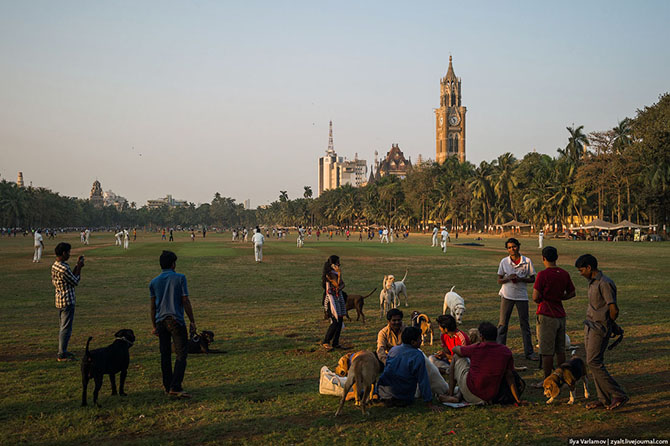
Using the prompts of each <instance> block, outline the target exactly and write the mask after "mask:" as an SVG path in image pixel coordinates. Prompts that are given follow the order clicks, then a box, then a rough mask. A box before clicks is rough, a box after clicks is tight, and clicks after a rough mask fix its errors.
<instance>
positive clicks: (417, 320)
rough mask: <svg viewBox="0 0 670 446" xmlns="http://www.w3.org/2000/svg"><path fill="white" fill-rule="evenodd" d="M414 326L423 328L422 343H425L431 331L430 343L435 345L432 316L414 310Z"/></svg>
mask: <svg viewBox="0 0 670 446" xmlns="http://www.w3.org/2000/svg"><path fill="white" fill-rule="evenodd" d="M412 326H413V327H416V328H418V329H419V330H421V345H423V344H424V342H425V340H426V336H428V333H430V345H433V326H432V325H431V323H430V318H429V317H428V315H427V314H424V313H419V312H418V311H413V312H412Z"/></svg>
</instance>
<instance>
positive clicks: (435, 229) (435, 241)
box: [430, 226, 439, 248]
mask: <svg viewBox="0 0 670 446" xmlns="http://www.w3.org/2000/svg"><path fill="white" fill-rule="evenodd" d="M438 231H439V230H438V229H437V226H433V243H432V244H431V245H430V246H431V248H435V247H436V246H437V233H438Z"/></svg>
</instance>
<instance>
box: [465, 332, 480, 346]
mask: <svg viewBox="0 0 670 446" xmlns="http://www.w3.org/2000/svg"><path fill="white" fill-rule="evenodd" d="M468 338H470V345H472V344H479V343H480V342H482V338H481V337H480V336H479V330H478V329H476V328H471V329H470V330H468Z"/></svg>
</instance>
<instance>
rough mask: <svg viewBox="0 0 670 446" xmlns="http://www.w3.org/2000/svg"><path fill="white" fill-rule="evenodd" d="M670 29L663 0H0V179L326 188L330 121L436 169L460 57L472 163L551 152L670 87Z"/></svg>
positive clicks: (210, 188) (108, 185)
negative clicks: (437, 118) (440, 110)
mask: <svg viewBox="0 0 670 446" xmlns="http://www.w3.org/2000/svg"><path fill="white" fill-rule="evenodd" d="M473 3H474V4H475V5H474V6H473V5H472V4H473ZM668 23H670V2H668V1H641V2H631V1H625V2H624V1H602V2H567V1H564V2H551V3H550V2H538V1H529V2H521V1H514V2H500V1H492V2H479V1H478V2H464V1H459V2H447V1H444V0H442V1H436V2H428V1H426V2H407V1H379V2H372V1H370V2H360V1H356V2H346V1H338V2H319V1H286V2H277V1H272V2H271V1H267V2H254V1H246V0H245V1H184V2H174V1H139V2H138V1H65V0H59V1H52V0H49V1H31V0H26V1H17V0H0V154H1V162H0V175H2V178H4V179H8V180H12V181H15V180H16V173H17V171H23V173H24V178H25V180H26V182H31V181H32V183H33V185H35V186H43V187H48V188H50V189H52V190H54V191H58V192H60V193H62V194H64V195H71V196H78V197H88V194H89V191H90V188H91V184H92V183H93V181H94V180H95V179H96V178H97V179H98V180H100V182H101V183H102V187H103V189H104V190H108V189H112V190H113V191H114V192H116V193H117V194H119V195H122V196H125V197H126V198H128V199H129V200H130V201H135V202H137V203H138V205H143V204H145V203H146V200H147V199H149V198H158V197H161V196H165V195H166V194H172V195H173V196H174V197H175V198H179V199H185V200H188V201H192V202H195V203H200V202H208V201H211V199H212V198H213V196H214V193H215V192H220V193H221V194H222V195H224V196H230V197H233V198H235V199H237V200H238V201H239V202H242V201H244V200H245V199H247V198H250V199H251V203H252V206H253V207H256V206H258V205H260V204H265V203H268V202H270V201H274V200H276V199H277V197H278V195H279V191H280V190H287V191H288V194H289V197H290V198H295V197H297V196H302V193H303V186H305V185H310V186H312V188H313V190H314V191H315V195H316V189H317V159H318V157H320V156H322V154H323V153H324V151H325V150H326V148H327V143H328V121H329V120H332V121H333V127H334V139H335V150H336V151H337V153H338V155H340V156H346V157H349V158H353V157H354V154H355V153H358V156H359V158H363V159H367V160H368V164H369V163H370V162H372V160H373V158H374V151H375V150H378V151H379V152H380V153H382V154H386V152H387V151H388V150H390V148H391V144H392V143H398V144H399V145H400V148H401V149H402V150H403V151H404V153H405V155H406V156H411V157H412V160H413V161H415V160H416V158H417V156H418V155H419V154H422V155H423V156H424V157H430V158H435V125H434V114H433V109H434V108H436V107H437V106H438V105H439V80H440V78H441V77H442V76H444V75H445V73H446V70H447V66H448V63H449V55H450V54H451V55H452V56H453V63H454V70H455V72H456V75H457V76H459V77H461V78H462V85H463V89H462V92H463V105H465V106H466V107H467V108H468V112H467V129H466V135H467V136H466V138H467V139H466V141H467V143H466V144H467V147H466V149H467V159H468V160H469V161H471V162H473V163H475V164H478V163H479V162H480V161H482V160H492V159H493V158H495V157H497V156H498V155H500V154H501V153H504V152H507V151H509V152H512V153H514V154H515V155H516V156H518V157H521V156H523V155H524V154H525V153H527V152H529V151H531V150H533V149H536V150H537V151H538V152H542V153H548V154H550V155H552V156H554V155H555V154H556V148H557V147H559V146H561V147H562V146H564V145H565V144H566V138H567V131H566V130H565V127H566V126H569V125H572V124H573V123H574V124H576V125H582V124H583V125H584V126H585V129H586V131H593V130H605V129H608V128H611V127H613V126H614V125H616V124H617V121H619V120H621V119H623V118H625V117H627V116H629V117H630V116H634V114H635V111H636V109H638V108H641V107H643V106H645V105H651V104H652V103H654V102H656V100H657V99H658V96H659V94H661V93H664V92H667V91H670V84H669V80H670V50H669V47H670V27H669V26H668Z"/></svg>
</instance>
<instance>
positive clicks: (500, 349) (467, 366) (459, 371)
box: [440, 322, 525, 405]
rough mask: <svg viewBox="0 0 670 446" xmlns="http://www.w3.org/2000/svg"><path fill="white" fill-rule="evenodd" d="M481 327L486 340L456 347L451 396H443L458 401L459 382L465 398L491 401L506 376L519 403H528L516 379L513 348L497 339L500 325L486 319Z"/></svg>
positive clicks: (474, 401) (481, 401) (480, 329)
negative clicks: (517, 386)
mask: <svg viewBox="0 0 670 446" xmlns="http://www.w3.org/2000/svg"><path fill="white" fill-rule="evenodd" d="M478 329H479V334H480V336H481V338H482V342H480V343H479V344H473V345H468V346H463V345H458V346H455V347H454V348H453V353H454V359H453V360H452V361H451V367H450V370H449V396H448V397H443V398H440V400H441V401H443V402H456V401H454V400H453V392H454V386H455V384H458V387H459V388H460V390H461V393H462V394H463V399H464V400H465V401H467V402H469V403H472V404H484V403H490V402H491V401H493V399H494V398H495V397H496V396H497V395H498V392H499V390H500V386H501V384H502V383H503V380H505V381H506V383H507V385H508V386H509V387H510V390H511V393H512V396H513V397H514V401H515V402H516V405H522V404H525V402H524V401H521V400H520V399H519V392H518V391H517V388H516V384H515V382H514V375H513V373H512V372H513V371H514V359H513V358H512V351H511V350H510V349H509V348H507V346H505V345H503V344H498V343H497V342H496V337H497V336H498V329H497V328H496V326H495V325H493V324H492V323H490V322H482V323H481V324H479V328H478ZM468 359H469V360H468Z"/></svg>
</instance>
